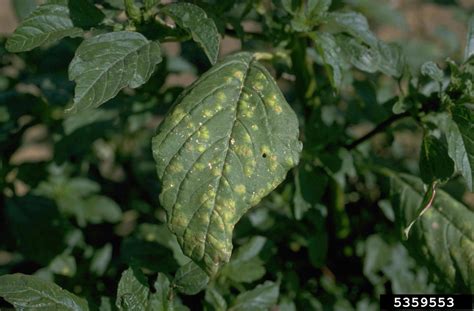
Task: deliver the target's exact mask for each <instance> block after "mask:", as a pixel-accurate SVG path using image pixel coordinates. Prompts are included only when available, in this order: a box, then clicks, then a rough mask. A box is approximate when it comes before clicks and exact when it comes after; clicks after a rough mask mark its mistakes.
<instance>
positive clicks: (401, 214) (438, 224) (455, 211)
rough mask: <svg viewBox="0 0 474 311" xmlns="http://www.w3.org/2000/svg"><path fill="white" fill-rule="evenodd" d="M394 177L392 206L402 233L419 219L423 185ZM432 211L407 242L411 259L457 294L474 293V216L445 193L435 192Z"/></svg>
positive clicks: (400, 176)
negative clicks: (473, 265) (473, 263)
mask: <svg viewBox="0 0 474 311" xmlns="http://www.w3.org/2000/svg"><path fill="white" fill-rule="evenodd" d="M388 175H389V176H391V193H392V203H393V206H394V209H395V214H396V222H397V225H398V227H399V230H400V232H401V233H402V232H403V230H404V228H406V227H407V226H408V224H409V222H410V221H411V220H412V219H414V218H416V215H417V213H418V209H419V207H420V206H421V203H422V201H423V194H424V191H423V183H422V182H421V180H420V179H418V178H416V177H414V176H410V175H407V174H399V175H396V174H394V173H389V174H388ZM436 192H437V193H436V199H435V200H434V203H433V204H432V206H431V208H430V209H429V210H428V211H427V212H426V213H425V214H424V216H423V217H421V218H420V219H419V220H418V221H417V222H416V223H415V224H414V225H413V228H412V229H411V232H410V238H409V239H408V240H407V241H405V244H406V245H407V246H408V248H409V251H410V253H411V254H412V255H414V256H416V258H417V259H418V260H419V261H420V262H421V263H424V264H425V265H426V266H427V268H428V269H429V271H430V272H431V273H433V274H435V275H437V276H438V277H439V281H442V282H443V283H445V284H447V285H448V286H450V287H451V288H452V289H453V291H456V292H472V291H473V290H474V281H473V280H474V269H472V258H473V257H472V254H474V230H473V226H472V224H473V223H474V212H472V211H471V210H470V209H469V208H468V207H467V206H465V205H463V204H462V203H460V202H458V201H456V200H455V199H453V198H452V197H451V196H449V195H448V194H447V193H445V192H444V191H442V190H440V189H438V190H437V191H436Z"/></svg>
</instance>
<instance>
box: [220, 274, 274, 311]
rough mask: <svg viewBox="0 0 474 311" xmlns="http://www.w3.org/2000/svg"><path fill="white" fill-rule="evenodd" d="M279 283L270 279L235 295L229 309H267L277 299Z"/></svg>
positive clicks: (240, 310) (245, 310)
mask: <svg viewBox="0 0 474 311" xmlns="http://www.w3.org/2000/svg"><path fill="white" fill-rule="evenodd" d="M278 294H279V285H278V284H276V283H273V282H270V281H266V282H265V283H263V284H261V285H258V286H257V287H255V288H254V289H252V290H250V291H248V292H244V293H242V294H240V295H239V296H237V299H236V300H235V302H234V304H233V305H232V307H231V308H230V309H229V311H261V310H269V309H270V308H271V307H273V306H274V305H275V304H276V303H277V301H278Z"/></svg>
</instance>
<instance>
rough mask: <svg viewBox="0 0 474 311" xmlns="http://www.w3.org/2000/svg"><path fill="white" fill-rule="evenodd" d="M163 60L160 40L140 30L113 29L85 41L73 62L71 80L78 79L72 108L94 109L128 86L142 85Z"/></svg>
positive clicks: (73, 109)
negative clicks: (157, 40)
mask: <svg viewBox="0 0 474 311" xmlns="http://www.w3.org/2000/svg"><path fill="white" fill-rule="evenodd" d="M161 60H162V58H161V49H160V45H159V43H158V42H154V41H148V40H147V39H146V38H145V37H144V36H143V35H141V34H139V33H137V32H128V31H119V32H111V33H106V34H102V35H98V36H95V37H92V38H90V39H87V40H85V41H84V42H82V44H81V45H80V46H79V48H78V49H77V50H76V54H75V56H74V59H73V60H72V62H71V64H70V65H69V79H70V80H74V81H75V82H76V89H75V96H74V105H73V106H72V107H71V108H70V110H72V111H80V110H85V109H88V108H94V107H97V106H100V105H101V104H103V103H104V102H106V101H107V100H109V99H111V98H113V97H115V96H116V95H117V93H118V92H119V91H120V90H121V89H123V88H124V87H126V86H130V87H131V88H137V87H139V86H140V85H142V84H144V83H145V82H146V81H147V80H148V79H149V78H150V76H151V75H152V73H153V72H154V70H155V65H156V64H158V63H159V62H161Z"/></svg>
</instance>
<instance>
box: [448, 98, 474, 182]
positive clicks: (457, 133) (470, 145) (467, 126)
mask: <svg viewBox="0 0 474 311" xmlns="http://www.w3.org/2000/svg"><path fill="white" fill-rule="evenodd" d="M451 112H452V120H448V128H447V130H446V136H447V141H448V152H449V155H450V156H451V158H452V159H453V160H454V163H455V165H456V169H457V170H458V171H459V172H461V174H462V176H463V177H464V179H465V180H466V185H467V187H468V189H469V190H470V191H473V180H474V130H473V126H474V113H473V111H472V110H471V109H469V108H467V107H466V106H462V105H458V106H455V107H454V108H453V109H452V110H451Z"/></svg>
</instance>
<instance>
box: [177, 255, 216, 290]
mask: <svg viewBox="0 0 474 311" xmlns="http://www.w3.org/2000/svg"><path fill="white" fill-rule="evenodd" d="M208 282H209V277H208V276H207V274H206V272H204V271H203V270H202V269H201V268H200V267H199V266H198V265H196V264H195V263H194V262H193V261H190V262H189V263H187V264H185V265H184V266H182V267H180V268H179V269H178V271H176V275H175V276H174V280H173V287H175V288H176V289H177V290H178V291H179V292H181V293H183V294H186V295H196V294H197V293H199V292H200V291H201V290H203V289H204V288H205V287H206V285H207V283H208Z"/></svg>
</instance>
